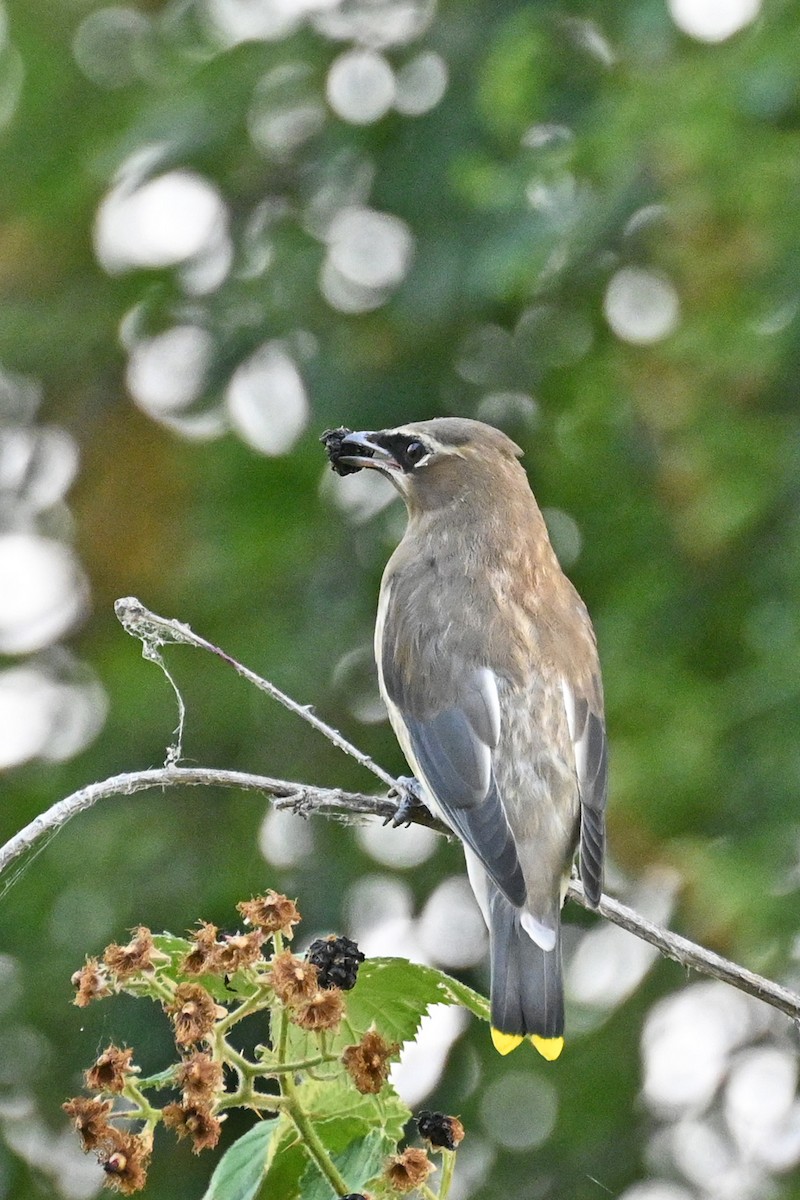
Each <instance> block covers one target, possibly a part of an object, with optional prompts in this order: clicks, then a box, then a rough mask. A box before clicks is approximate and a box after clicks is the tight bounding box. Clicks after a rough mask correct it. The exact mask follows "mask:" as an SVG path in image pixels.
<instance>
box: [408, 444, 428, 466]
mask: <svg viewBox="0 0 800 1200" xmlns="http://www.w3.org/2000/svg"><path fill="white" fill-rule="evenodd" d="M427 453H428V451H427V450H426V449H425V447H424V446H423V444H422V442H417V441H414V442H409V443H408V445H407V446H406V458H407V459H408V461H409V462H410V463H413V464H416V463H418V462H419V461H420V459H423V458H424V457H425V455H426V454H427Z"/></svg>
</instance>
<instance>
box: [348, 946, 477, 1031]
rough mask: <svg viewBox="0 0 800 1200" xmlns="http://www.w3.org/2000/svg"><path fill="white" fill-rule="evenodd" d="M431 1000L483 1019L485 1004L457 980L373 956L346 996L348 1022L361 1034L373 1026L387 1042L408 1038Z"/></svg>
mask: <svg viewBox="0 0 800 1200" xmlns="http://www.w3.org/2000/svg"><path fill="white" fill-rule="evenodd" d="M433 1004H460V1005H462V1006H463V1007H464V1008H468V1009H469V1011H470V1012H472V1013H474V1014H475V1016H477V1017H480V1019H481V1020H482V1021H488V1020H489V1002H488V1000H486V999H485V998H484V997H483V996H481V995H480V994H479V993H478V992H475V991H473V990H472V988H469V987H467V986H466V984H464V983H459V982H458V980H457V979H452V978H451V977H450V976H449V975H445V974H444V972H443V971H437V970H436V969H435V968H434V967H424V966H421V965H420V964H419V963H410V962H407V961H406V960H405V959H403V958H372V959H369V960H368V961H367V962H365V963H364V964H363V966H362V967H361V969H360V971H359V974H358V983H357V984H356V987H355V988H354V990H353V992H352V994H351V997H350V998H348V1003H347V1011H348V1017H349V1021H350V1024H351V1025H353V1026H354V1027H355V1028H357V1029H359V1030H361V1031H362V1032H363V1031H364V1030H366V1029H368V1028H369V1027H370V1025H372V1024H374V1025H375V1026H376V1028H377V1029H378V1030H379V1031H380V1032H381V1033H382V1034H383V1036H384V1037H386V1038H388V1039H389V1040H391V1041H398V1042H408V1041H411V1040H412V1039H413V1038H414V1037H415V1035H416V1033H417V1030H418V1028H419V1023H420V1021H421V1020H422V1018H423V1016H424V1015H425V1014H426V1012H427V1011H428V1009H429V1008H430V1007H431V1005H433Z"/></svg>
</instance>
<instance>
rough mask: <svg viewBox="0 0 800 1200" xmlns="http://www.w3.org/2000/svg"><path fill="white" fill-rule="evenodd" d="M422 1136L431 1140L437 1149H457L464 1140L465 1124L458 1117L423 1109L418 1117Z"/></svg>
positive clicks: (418, 1127)
mask: <svg viewBox="0 0 800 1200" xmlns="http://www.w3.org/2000/svg"><path fill="white" fill-rule="evenodd" d="M417 1129H418V1130H419V1133H420V1137H423V1138H425V1140H426V1142H430V1144H431V1146H433V1148H434V1149H435V1150H455V1148H456V1146H458V1145H459V1143H460V1142H463V1140H464V1126H463V1125H462V1124H461V1122H460V1121H459V1119H458V1117H448V1116H447V1115H446V1114H445V1113H440V1112H429V1111H428V1110H427V1109H423V1110H422V1112H421V1113H420V1114H419V1116H418V1117H417Z"/></svg>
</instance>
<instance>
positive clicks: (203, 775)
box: [0, 767, 800, 1020]
mask: <svg viewBox="0 0 800 1200" xmlns="http://www.w3.org/2000/svg"><path fill="white" fill-rule="evenodd" d="M177 786H205V787H220V788H238V789H240V790H242V791H254V792H260V793H261V794H262V795H264V796H272V797H273V799H274V801H275V805H276V807H277V808H285V809H290V810H292V811H294V812H298V813H302V814H303V815H305V816H307V815H309V814H312V813H319V814H320V815H324V816H328V817H338V818H345V819H346V818H354V817H359V816H374V817H382V818H384V819H386V818H388V817H391V816H393V814H394V812H395V810H396V807H397V805H396V802H395V801H394V800H392V799H390V798H389V797H388V796H367V795H364V794H363V793H360V792H344V791H342V790H341V789H339V788H318V787H311V786H309V785H308V784H304V783H294V782H291V781H289V780H285V779H271V778H269V777H268V776H266V775H250V774H247V773H246V772H243V771H225V770H216V769H214V768H211V767H162V768H160V769H158V770H152V771H132V772H130V773H127V774H124V775H114V776H112V777H111V778H110V779H104V780H102V782H99V783H90V784H89V785H88V787H85V788H81V789H80V790H79V791H77V792H73V794H72V795H71V796H67V797H66V798H65V799H64V800H60V801H59V802H58V803H57V804H54V805H53V806H52V808H49V809H48V810H47V812H44V813H41V814H40V815H39V816H38V817H36V818H35V819H34V820H33V821H31V823H30V824H29V825H26V826H25V828H24V829H21V830H20V832H19V833H17V834H16V835H15V836H14V837H13V838H11V839H10V841H8V842H6V844H5V845H4V846H3V847H2V848H0V876H2V874H3V872H4V871H6V870H7V869H8V868H9V867H10V866H11V865H12V863H14V862H15V861H16V860H17V859H18V858H20V857H21V856H22V855H23V854H25V853H26V852H27V851H29V850H31V849H33V847H34V846H35V845H36V843H37V842H38V841H39V839H41V838H42V837H44V836H45V835H47V834H53V833H55V832H56V831H57V830H59V829H61V828H62V827H63V826H64V825H65V824H66V823H67V821H69V820H70V818H71V817H74V816H76V815H77V814H78V813H80V812H85V811H86V809H89V808H91V807H92V806H93V805H94V804H96V803H97V801H98V800H104V799H107V798H110V797H111V796H131V795H133V794H134V793H135V792H142V791H148V790H152V789H153V788H162V789H163V788H166V787H177ZM411 819H412V821H413V822H414V824H418V825H427V826H428V827H429V828H432V829H435V830H436V831H437V832H438V833H446V832H447V830H446V829H445V827H444V826H443V825H442V824H441V823H440V822H439V821H437V820H435V819H434V818H432V817H431V816H430V814H426V812H425V810H424V809H417V808H415V809H414V811H413V813H412V815H411ZM398 836H402V834H398ZM568 894H569V896H570V899H572V900H574V901H575V902H576V903H577V904H581V905H582V906H583V907H584V908H588V907H589V906H588V904H587V902H586V897H585V896H584V894H583V887H582V886H581V883H580V881H579V880H577V879H573V880H572V882H571V883H570V886H569V892H568ZM597 911H598V912H599V913H600V915H601V916H603V917H605V918H606V919H607V920H609V921H612V922H613V923H614V924H615V925H619V926H621V927H622V928H623V929H627V930H628V931H629V932H630V933H632V934H635V935H636V937H640V938H643V939H644V941H646V942H649V943H650V944H651V945H653V946H655V947H656V949H657V950H659V951H660V952H661V953H662V954H664V955H666V956H667V957H668V958H672V959H674V960H675V961H676V962H679V963H681V964H682V965H683V966H685V967H691V968H692V969H693V970H695V971H698V972H700V973H701V974H703V975H710V976H712V977H713V978H715V979H721V980H723V982H725V983H729V984H731V985H732V986H733V987H737V988H739V990H740V991H743V992H747V993H748V995H750V996H755V997H757V998H758V999H759V1000H764V1001H765V1002H766V1003H767V1004H771V1005H772V1007H773V1008H777V1009H779V1010H780V1012H783V1013H786V1015H787V1016H788V1017H791V1018H792V1019H793V1020H800V996H798V995H797V993H796V992H792V991H790V990H789V989H788V988H785V987H782V986H781V985H780V984H778V983H773V982H772V981H771V980H769V979H765V978H764V977H763V976H762V975H756V974H755V973H754V972H753V971H748V970H747V969H746V968H745V967H740V966H738V964H737V963H734V962H730V961H729V960H728V959H726V958H722V957H721V956H720V955H719V954H715V953H714V952H713V951H711V950H706V949H704V948H703V947H702V946H698V945H697V944H696V943H695V942H690V941H689V940H688V938H684V937H680V935H679V934H676V933H671V932H670V931H669V930H668V929H662V928H660V926H658V925H654V924H653V923H652V922H651V921H648V920H647V919H646V918H645V917H642V916H640V915H639V913H637V912H635V911H634V910H633V909H632V908H628V907H626V905H624V904H620V903H619V901H618V900H614V899H612V898H611V897H610V896H603V897H602V899H601V901H600V906H599V909H598V910H597Z"/></svg>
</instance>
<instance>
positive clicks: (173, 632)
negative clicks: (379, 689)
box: [114, 596, 402, 790]
mask: <svg viewBox="0 0 800 1200" xmlns="http://www.w3.org/2000/svg"><path fill="white" fill-rule="evenodd" d="M114 611H115V613H116V614H117V619H118V620H119V621H120V623H121V625H122V627H123V629H125V630H126V632H128V633H129V634H130V635H131V637H135V638H138V639H139V641H140V642H141V643H142V645H143V647H144V654H145V657H147V658H152V657H153V655H152V650H153V649H155V650H156V651H157V649H158V647H160V646H166V645H169V644H170V643H173V642H174V643H182V644H183V645H186V646H196V647H197V648H198V649H199V650H208V651H209V652H210V653H211V654H216V656H217V658H221V659H222V660H223V662H226V663H227V664H228V665H229V666H231V667H233V669H234V671H236V673H237V675H241V676H242V678H243V679H246V680H247V681H248V682H249V683H252V684H253V685H254V687H257V688H258V689H259V691H261V692H266V694H267V695H268V696H271V697H272V699H273V700H277V701H278V703H279V704H282V705H283V706H284V708H288V710H289V712H292V713H294V714H295V716H298V717H302V719H303V720H304V721H307V722H308V723H309V725H311V726H313V728H314V729H316V730H317V731H318V732H319V733H321V734H323V736H324V737H326V738H327V739H328V741H329V742H333V744H334V746H338V748H339V749H340V750H343V751H344V752H345V754H349V755H350V756H351V758H354V759H355V760H356V762H359V763H361V765H362V767H366V768H367V770H368V771H371V772H372V774H373V775H376V776H377V777H378V779H380V780H381V782H382V783H385V784H386V786H387V787H388V788H398V787H399V785H398V782H397V780H396V779H393V778H392V776H391V775H390V774H389V772H388V771H384V769H383V767H380V766H378V764H377V763H376V762H374V761H373V759H371V758H370V756H369V755H368V754H365V753H364V752H363V750H359V749H358V747H357V746H354V745H353V743H352V742H348V740H347V738H346V737H344V736H343V735H342V734H341V733H339V730H338V729H334V728H333V726H332V725H328V724H327V723H326V722H325V721H323V720H321V718H320V717H318V716H317V715H316V713H315V712H313V710H312V708H311V706H310V705H308V704H298V702H297V701H296V700H293V699H292V697H291V696H287V695H286V693H285V692H282V691H281V689H280V688H278V687H276V686H275V684H274V683H270V682H269V680H268V679H263V678H262V677H261V676H260V675H256V673H255V671H251V670H250V668H249V667H246V666H244V664H243V663H240V662H239V661H238V660H237V659H235V658H233V657H232V656H231V655H230V654H227V653H226V652H225V651H224V650H221V649H220V647H219V646H215V645H214V643H213V642H209V641H206V639H205V638H203V637H200V636H199V635H198V634H196V633H194V632H193V631H192V630H191V629H190V628H189V626H188V625H186V624H184V623H183V622H182V621H175V620H170V619H169V618H168V617H160V616H158V614H157V613H153V612H150V610H149V609H148V608H145V606H144V605H143V604H142V602H141V600H137V599H136V597H135V596H125V597H123V598H122V599H121V600H117V601H116V603H115V604H114ZM401 790H402V789H401Z"/></svg>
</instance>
